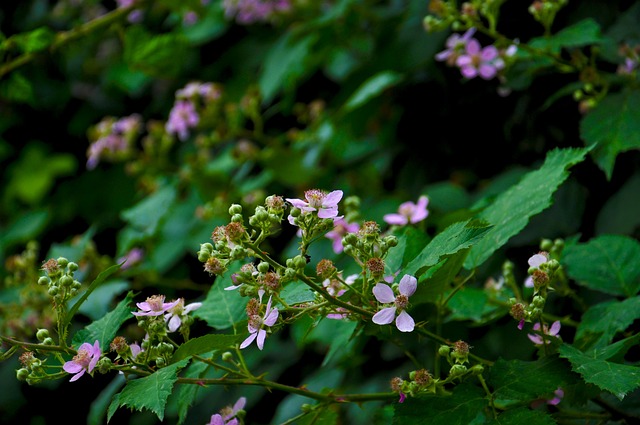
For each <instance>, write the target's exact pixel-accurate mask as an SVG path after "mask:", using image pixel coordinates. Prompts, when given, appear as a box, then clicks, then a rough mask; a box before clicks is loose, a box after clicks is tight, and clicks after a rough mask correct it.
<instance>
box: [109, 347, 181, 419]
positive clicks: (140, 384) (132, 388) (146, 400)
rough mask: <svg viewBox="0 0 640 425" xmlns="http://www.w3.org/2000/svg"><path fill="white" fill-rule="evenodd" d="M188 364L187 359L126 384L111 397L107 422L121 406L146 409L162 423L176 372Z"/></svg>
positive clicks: (175, 378)
mask: <svg viewBox="0 0 640 425" xmlns="http://www.w3.org/2000/svg"><path fill="white" fill-rule="evenodd" d="M188 362H189V360H188V359H184V360H182V361H180V362H178V363H173V364H172V365H170V366H167V367H164V368H162V369H160V370H158V371H156V372H154V373H152V374H151V375H149V376H145V377H144V378H137V379H134V380H131V381H129V382H127V385H126V386H125V387H124V389H123V390H122V391H121V392H119V393H118V394H116V395H115V396H114V397H113V401H112V402H111V404H110V405H109V412H108V415H107V422H109V420H111V417H112V416H113V415H114V413H115V412H116V410H118V408H119V407H121V406H128V407H130V408H131V409H136V410H139V411H142V410H143V409H148V410H150V411H152V412H153V413H155V414H156V415H157V416H158V419H160V420H161V421H162V420H163V419H164V409H165V406H166V405H167V399H168V398H169V396H170V395H171V391H172V388H173V384H175V382H176V381H177V380H178V372H179V371H180V369H182V368H183V367H185V366H186V365H187V363H188Z"/></svg>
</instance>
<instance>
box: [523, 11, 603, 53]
mask: <svg viewBox="0 0 640 425" xmlns="http://www.w3.org/2000/svg"><path fill="white" fill-rule="evenodd" d="M602 41H604V38H603V37H602V35H601V34H600V25H599V24H598V23H597V22H596V21H595V20H594V19H592V18H587V19H584V20H582V21H580V22H577V23H575V24H573V25H571V26H569V27H566V28H564V29H562V30H561V31H558V32H557V33H556V34H554V35H552V36H549V37H539V38H535V39H533V40H531V42H529V44H530V45H531V47H535V48H537V49H549V50H551V51H554V52H557V51H559V50H560V49H561V48H563V47H582V46H587V45H590V44H597V43H600V42H602Z"/></svg>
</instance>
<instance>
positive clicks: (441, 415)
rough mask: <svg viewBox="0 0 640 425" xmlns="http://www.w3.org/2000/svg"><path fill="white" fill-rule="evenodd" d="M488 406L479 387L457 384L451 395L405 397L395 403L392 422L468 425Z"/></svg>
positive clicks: (484, 395)
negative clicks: (426, 419)
mask: <svg viewBox="0 0 640 425" xmlns="http://www.w3.org/2000/svg"><path fill="white" fill-rule="evenodd" d="M487 406H488V401H487V399H486V394H485V393H484V391H483V390H482V389H481V388H478V387H475V386H472V385H468V384H464V383H463V384H460V385H458V386H456V387H455V388H454V390H453V394H452V395H451V396H429V397H424V398H411V397H409V398H407V400H405V402H404V403H402V404H397V405H395V406H394V407H395V414H394V417H393V424H394V425H414V424H415V425H417V424H424V423H425V418H428V423H429V425H469V424H471V423H473V421H474V419H476V417H477V416H479V415H480V416H481V415H483V413H482V412H483V410H484V409H485V408H486V407H487Z"/></svg>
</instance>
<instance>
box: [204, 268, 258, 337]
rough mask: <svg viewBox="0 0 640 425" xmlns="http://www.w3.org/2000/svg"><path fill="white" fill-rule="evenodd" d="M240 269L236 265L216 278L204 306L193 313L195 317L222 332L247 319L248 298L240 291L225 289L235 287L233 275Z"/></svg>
mask: <svg viewBox="0 0 640 425" xmlns="http://www.w3.org/2000/svg"><path fill="white" fill-rule="evenodd" d="M239 268H240V266H239V265H237V264H236V265H234V266H233V267H231V268H230V269H229V270H227V272H226V273H225V275H224V276H218V277H217V278H216V281H215V283H214V284H213V286H212V287H211V289H209V292H208V293H207V298H206V299H205V300H204V301H203V302H202V306H201V307H200V308H199V309H197V310H196V311H194V312H193V315H194V316H195V317H198V318H200V319H202V320H204V321H205V322H207V324H208V325H209V326H211V327H212V328H216V329H220V330H222V329H228V328H230V327H232V326H234V325H235V324H236V323H238V322H240V321H241V320H244V319H246V317H247V316H246V313H245V307H246V305H247V301H248V300H247V298H245V297H242V296H240V294H239V293H238V291H226V290H225V289H224V288H226V287H228V286H231V285H233V283H232V282H231V274H233V273H234V272H235V271H236V270H237V269H239Z"/></svg>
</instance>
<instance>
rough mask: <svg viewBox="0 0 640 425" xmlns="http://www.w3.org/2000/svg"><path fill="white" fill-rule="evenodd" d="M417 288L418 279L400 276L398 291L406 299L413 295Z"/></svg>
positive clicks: (406, 275)
mask: <svg viewBox="0 0 640 425" xmlns="http://www.w3.org/2000/svg"><path fill="white" fill-rule="evenodd" d="M417 287H418V279H416V278H415V277H413V276H411V275H408V274H405V275H404V276H402V279H400V284H399V285H398V291H400V293H401V294H402V295H406V296H407V297H410V296H411V295H413V294H414V292H416V288H417Z"/></svg>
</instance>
